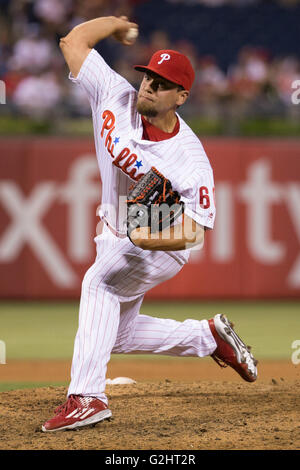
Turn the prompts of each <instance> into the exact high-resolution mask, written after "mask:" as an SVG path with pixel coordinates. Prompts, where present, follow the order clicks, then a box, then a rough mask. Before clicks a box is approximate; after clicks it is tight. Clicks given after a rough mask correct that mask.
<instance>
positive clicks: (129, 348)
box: [112, 299, 217, 357]
mask: <svg viewBox="0 0 300 470" xmlns="http://www.w3.org/2000/svg"><path fill="white" fill-rule="evenodd" d="M140 304H141V299H138V301H136V302H135V303H133V304H132V303H127V304H123V314H121V320H120V325H119V331H118V336H117V340H116V344H115V346H114V348H113V351H112V352H113V353H124V354H130V353H134V354H162V355H168V356H195V357H204V356H209V355H211V354H212V353H213V352H214V351H215V349H216V347H217V345H216V342H215V339H214V337H213V335H212V333H211V330H210V328H209V325H208V321H207V320H200V321H199V320H192V319H188V320H185V321H183V322H179V321H176V320H173V319H166V318H157V317H152V316H149V315H141V314H138V310H139V308H140ZM121 305H122V304H121ZM121 310H122V307H121Z"/></svg>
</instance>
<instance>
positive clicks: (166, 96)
mask: <svg viewBox="0 0 300 470" xmlns="http://www.w3.org/2000/svg"><path fill="white" fill-rule="evenodd" d="M187 96H188V92H187V91H186V90H183V89H182V87H179V86H178V85H176V84H175V83H173V82H170V81H169V80H167V79H165V78H163V77H161V76H160V75H157V74H156V73H153V72H147V73H145V75H144V78H143V80H142V83H141V86H140V89H139V93H138V101H137V111H138V112H139V113H140V114H142V115H143V116H147V117H156V116H159V115H163V114H166V113H167V112H168V111H170V110H174V111H175V109H176V108H177V106H180V105H181V104H183V103H184V101H185V100H186V98H187Z"/></svg>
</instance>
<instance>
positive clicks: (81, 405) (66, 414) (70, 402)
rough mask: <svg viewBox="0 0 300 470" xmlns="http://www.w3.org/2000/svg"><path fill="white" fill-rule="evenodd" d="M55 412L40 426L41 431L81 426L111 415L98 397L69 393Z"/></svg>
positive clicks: (97, 421) (94, 422)
mask: <svg viewBox="0 0 300 470" xmlns="http://www.w3.org/2000/svg"><path fill="white" fill-rule="evenodd" d="M55 413H56V414H55V416H54V417H53V418H51V419H49V420H48V421H46V423H45V424H44V425H43V426H42V431H43V432H53V431H62V430H64V429H76V428H81V427H83V426H89V425H91V424H96V423H99V421H103V420H104V419H107V418H110V417H111V415H112V413H111V411H110V410H109V409H108V408H107V406H106V405H105V403H103V402H102V401H101V400H98V398H94V397H84V396H82V395H70V396H69V397H68V399H67V401H66V403H64V404H63V405H61V406H59V407H58V408H57V409H56V410H55Z"/></svg>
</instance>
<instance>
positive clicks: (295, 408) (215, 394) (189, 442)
mask: <svg viewBox="0 0 300 470" xmlns="http://www.w3.org/2000/svg"><path fill="white" fill-rule="evenodd" d="M299 385H300V382H299V380H298V381H297V380H295V381H294V382H292V381H288V382H285V381H282V380H279V381H277V380H275V379H274V381H272V380H271V381H270V382H269V383H263V382H256V383H254V384H247V383H244V382H216V381H197V382H196V381H194V382H188V381H185V382H179V381H173V380H171V379H167V380H163V381H160V382H144V383H137V384H134V385H110V386H107V393H108V396H109V400H110V408H111V409H112V412H113V420H111V421H105V422H102V423H98V424H97V425H96V426H95V427H94V428H83V429H82V430H80V431H60V432H56V433H43V432H41V425H42V424H43V422H44V421H45V420H46V419H48V418H50V417H52V415H53V410H54V409H55V408H56V407H57V406H58V405H60V404H61V403H63V402H64V401H65V396H66V391H67V389H66V388H65V387H45V388H39V389H34V390H17V391H10V392H2V393H1V394H0V429H1V433H0V449H14V450H21V449H26V450H31V449H33V450H40V449H43V450H46V449H47V450H49V449H68V450H85V449H95V450H100V449H110V450H118V449H127V450H152V449H153V450H154V449H158V450H162V449H165V450H169V449H170V450H174V449H176V450H180V449H181V450H183V449H185V450H198V449H216V450H217V449H251V450H253V449H299V448H300V425H299Z"/></svg>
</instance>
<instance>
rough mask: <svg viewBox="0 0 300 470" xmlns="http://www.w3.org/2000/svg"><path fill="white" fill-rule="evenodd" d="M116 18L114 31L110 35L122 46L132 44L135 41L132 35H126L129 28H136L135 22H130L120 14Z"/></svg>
mask: <svg viewBox="0 0 300 470" xmlns="http://www.w3.org/2000/svg"><path fill="white" fill-rule="evenodd" d="M116 19H117V26H116V31H115V33H114V34H113V35H112V37H113V38H114V39H116V40H117V41H119V42H120V43H121V44H123V45H124V46H132V44H134V43H135V39H136V38H133V37H130V36H128V33H129V30H131V29H136V30H138V25H137V24H136V23H131V22H130V21H128V18H127V16H120V17H118V18H116Z"/></svg>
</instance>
